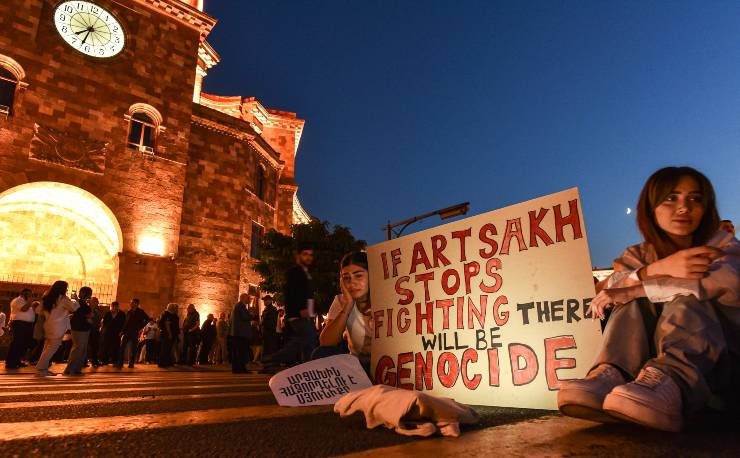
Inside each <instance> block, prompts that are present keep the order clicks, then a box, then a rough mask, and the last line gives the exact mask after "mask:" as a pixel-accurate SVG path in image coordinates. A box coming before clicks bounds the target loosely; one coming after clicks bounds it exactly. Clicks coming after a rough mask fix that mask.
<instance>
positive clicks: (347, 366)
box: [270, 355, 372, 407]
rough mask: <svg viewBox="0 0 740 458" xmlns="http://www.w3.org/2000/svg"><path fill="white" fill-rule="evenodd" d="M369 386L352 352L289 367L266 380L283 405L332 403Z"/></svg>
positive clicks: (298, 405) (366, 377)
mask: <svg viewBox="0 0 740 458" xmlns="http://www.w3.org/2000/svg"><path fill="white" fill-rule="evenodd" d="M371 386H372V383H370V379H369V378H368V376H367V374H366V373H365V371H364V369H362V366H361V365H360V361H359V360H358V359H357V358H355V357H354V356H352V355H335V356H329V357H327V358H321V359H316V360H313V361H309V362H307V363H303V364H299V365H298V366H293V367H291V368H290V369H285V370H284V371H280V372H278V373H277V374H275V375H274V376H273V377H272V378H271V379H270V389H271V390H272V394H273V395H274V396H275V400H277V402H278V404H280V405H281V406H287V407H301V406H319V405H330V404H334V403H335V402H336V401H337V400H338V399H339V398H341V397H342V396H344V395H345V394H347V393H349V392H350V391H357V390H364V389H365V388H369V387H371Z"/></svg>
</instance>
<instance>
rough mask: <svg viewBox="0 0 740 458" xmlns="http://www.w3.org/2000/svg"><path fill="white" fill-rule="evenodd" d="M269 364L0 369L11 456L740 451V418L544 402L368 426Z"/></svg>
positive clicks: (2, 423)
mask: <svg viewBox="0 0 740 458" xmlns="http://www.w3.org/2000/svg"><path fill="white" fill-rule="evenodd" d="M268 380H269V376H268V375H263V374H256V373H252V374H231V373H230V372H229V371H228V368H227V367H226V366H204V367H202V368H201V367H195V368H191V367H185V366H181V367H175V368H171V369H160V368H157V367H156V366H146V365H142V366H137V367H136V368H135V369H128V368H124V369H114V368H112V367H103V368H98V369H92V370H88V371H87V372H86V374H85V375H83V376H81V377H63V376H57V377H48V378H47V377H44V378H42V377H35V376H34V375H33V369H29V368H25V369H21V370H17V371H3V370H0V451H1V452H0V455H2V456H4V457H5V456H8V457H11V456H17V457H27V456H70V457H71V456H74V457H80V456H126V457H136V456H153V455H161V456H178V457H189V456H199V457H202V456H261V457H265V456H281V457H291V456H339V455H353V454H354V455H358V456H370V455H372V456H382V457H383V458H387V457H393V456H430V455H431V456H435V457H438V456H452V455H497V456H617V455H621V456H625V455H626V456H668V455H671V456H733V457H735V456H740V435H738V434H737V427H736V426H735V425H736V424H738V423H737V422H735V421H734V419H736V417H728V416H727V415H726V414H724V415H722V414H720V415H718V414H705V415H703V416H701V417H698V418H695V419H694V421H693V422H690V423H689V424H688V426H687V430H686V431H684V432H683V433H680V434H671V433H663V432H659V431H650V430H646V429H644V428H641V427H638V426H634V425H627V424H615V425H599V424H595V423H590V422H586V421H582V420H576V419H571V418H566V417H562V416H560V415H559V414H557V413H554V412H552V411H545V410H531V409H510V408H497V407H484V406H474V408H475V409H476V410H477V411H478V412H479V413H480V415H481V422H480V424H478V425H475V426H471V427H464V428H463V434H462V435H461V437H459V438H441V437H434V438H413V437H406V436H401V435H398V434H396V433H394V432H393V431H390V430H387V429H384V428H376V429H374V430H368V429H367V428H366V427H365V422H364V418H363V417H362V416H361V415H354V416H352V417H350V418H344V419H342V418H339V416H338V415H336V414H334V413H333V412H332V411H331V407H330V406H325V407H315V408H286V407H280V406H277V405H276V404H275V400H274V398H273V397H272V394H271V393H270V391H269V387H268V385H267V382H268Z"/></svg>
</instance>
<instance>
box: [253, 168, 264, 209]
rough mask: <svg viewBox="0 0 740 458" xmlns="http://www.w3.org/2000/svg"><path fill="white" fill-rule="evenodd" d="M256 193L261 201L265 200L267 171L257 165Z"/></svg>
mask: <svg viewBox="0 0 740 458" xmlns="http://www.w3.org/2000/svg"><path fill="white" fill-rule="evenodd" d="M254 193H255V194H257V197H259V198H260V199H262V200H264V199H265V169H264V168H263V167H262V166H261V165H260V164H257V173H256V177H255V181H254Z"/></svg>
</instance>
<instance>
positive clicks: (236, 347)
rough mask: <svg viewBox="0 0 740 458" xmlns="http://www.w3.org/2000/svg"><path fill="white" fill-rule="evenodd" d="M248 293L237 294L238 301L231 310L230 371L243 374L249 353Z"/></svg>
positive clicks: (249, 315)
mask: <svg viewBox="0 0 740 458" xmlns="http://www.w3.org/2000/svg"><path fill="white" fill-rule="evenodd" d="M248 303H249V295H248V294H242V295H240V296H239V302H237V303H236V304H235V305H234V309H233V310H232V311H231V348H230V351H231V372H233V373H234V374H245V373H246V372H247V368H246V364H247V358H248V354H249V339H250V337H251V336H252V326H251V323H252V314H251V313H249V308H248V307H247V304H248Z"/></svg>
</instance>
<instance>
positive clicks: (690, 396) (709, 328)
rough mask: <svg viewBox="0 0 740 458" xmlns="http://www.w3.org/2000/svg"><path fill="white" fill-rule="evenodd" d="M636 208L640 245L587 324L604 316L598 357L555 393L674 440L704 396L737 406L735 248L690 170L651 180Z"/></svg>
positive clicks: (588, 414)
mask: <svg viewBox="0 0 740 458" xmlns="http://www.w3.org/2000/svg"><path fill="white" fill-rule="evenodd" d="M637 208H638V210H637V223H638V226H639V228H640V232H642V235H643V236H644V238H645V241H644V242H643V243H640V244H638V245H634V246H631V247H629V248H627V249H626V250H625V251H624V253H623V254H622V256H620V257H619V258H617V259H616V260H615V261H614V273H613V274H612V275H611V276H610V277H609V279H608V282H607V286H606V288H604V289H603V290H601V292H599V294H597V295H596V297H594V299H593V300H592V302H591V306H590V310H589V312H590V314H591V315H592V316H593V317H598V318H601V319H604V317H605V313H604V312H605V310H606V309H608V308H612V313H611V316H610V317H609V319H608V321H607V324H606V328H605V332H604V339H603V340H602V343H601V349H600V351H599V354H598V355H597V356H596V361H595V365H594V367H593V368H592V369H591V371H590V372H589V373H588V375H587V376H586V377H585V378H584V379H581V380H570V381H565V382H563V383H562V384H561V386H560V391H559V393H558V408H559V409H560V411H561V412H562V413H564V414H565V415H569V416H574V417H580V418H586V419H590V420H593V421H613V419H614V418H616V419H619V420H626V421H630V422H633V423H638V424H641V425H643V426H648V427H651V428H656V429H661V430H664V431H673V432H676V431H680V430H681V429H682V427H683V422H684V416H685V415H687V414H691V413H692V412H694V411H696V410H699V409H701V408H702V407H704V406H705V405H706V404H707V402H708V401H709V400H710V398H711V397H712V395H719V396H722V397H724V399H723V402H727V404H728V405H731V404H732V402H733V401H734V402H735V403H737V402H738V399H737V398H738V393H737V391H738V390H737V386H738V384H739V383H740V376H739V375H738V372H737V367H738V365H739V364H740V339H739V338H738V335H740V314H739V313H738V312H740V275H738V272H740V242H738V240H737V239H735V238H734V237H733V236H732V234H731V233H728V232H725V231H721V230H720V231H718V228H719V215H718V212H717V204H716V198H715V193H714V189H713V187H712V184H711V182H710V181H709V180H708V179H707V178H706V177H705V176H704V175H703V174H701V173H700V172H698V171H697V170H694V169H692V168H690V167H666V168H663V169H660V170H658V171H657V172H655V173H654V174H653V175H652V176H651V177H650V178H649V179H648V181H647V182H646V183H645V186H644V188H643V190H642V193H641V194H640V199H639V202H638V205H637ZM735 407H737V406H735Z"/></svg>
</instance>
